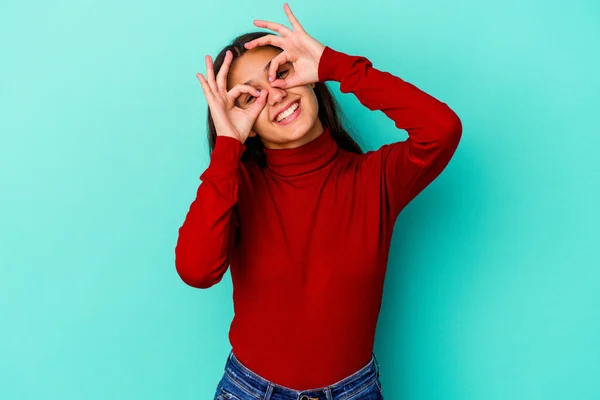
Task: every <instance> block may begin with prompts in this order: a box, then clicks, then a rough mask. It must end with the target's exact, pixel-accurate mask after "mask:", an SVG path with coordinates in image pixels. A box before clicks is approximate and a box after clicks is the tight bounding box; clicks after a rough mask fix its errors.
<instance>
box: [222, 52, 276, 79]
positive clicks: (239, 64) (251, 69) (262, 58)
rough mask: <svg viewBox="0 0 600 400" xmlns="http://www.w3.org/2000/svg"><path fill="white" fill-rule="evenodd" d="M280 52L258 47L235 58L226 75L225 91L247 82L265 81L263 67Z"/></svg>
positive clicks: (265, 74)
mask: <svg viewBox="0 0 600 400" xmlns="http://www.w3.org/2000/svg"><path fill="white" fill-rule="evenodd" d="M281 51H282V50H281V49H278V48H272V47H268V46H260V47H257V48H254V49H251V50H248V51H246V52H245V53H244V54H243V55H242V56H241V57H238V58H236V59H235V60H234V61H233V62H232V64H231V66H230V68H229V72H228V73H227V90H230V89H231V88H232V87H234V86H235V85H237V84H239V83H244V82H246V81H249V80H252V81H254V82H257V81H261V80H264V79H266V76H267V71H265V70H264V69H265V66H266V65H267V63H268V62H269V61H271V59H272V58H273V57H275V56H276V55H277V54H279V53H281Z"/></svg>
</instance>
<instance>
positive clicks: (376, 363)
mask: <svg viewBox="0 0 600 400" xmlns="http://www.w3.org/2000/svg"><path fill="white" fill-rule="evenodd" d="M373 358H374V359H375V365H377V377H378V378H379V370H380V367H379V361H377V356H376V355H375V352H373Z"/></svg>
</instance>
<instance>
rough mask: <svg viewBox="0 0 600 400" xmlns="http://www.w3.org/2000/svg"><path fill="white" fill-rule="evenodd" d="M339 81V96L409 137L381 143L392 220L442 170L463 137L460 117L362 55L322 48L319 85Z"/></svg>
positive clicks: (384, 176)
mask: <svg viewBox="0 0 600 400" xmlns="http://www.w3.org/2000/svg"><path fill="white" fill-rule="evenodd" d="M326 80H334V81H337V82H340V91H341V92H342V93H349V92H350V93H353V94H354V95H355V96H356V98H357V99H358V100H359V101H360V103H361V104H363V105H364V106H366V107H367V108H369V109H370V110H371V111H374V110H381V111H382V112H383V113H384V114H385V115H387V116H388V117H389V118H390V119H392V120H393V121H394V123H395V125H396V127H397V128H399V129H405V130H406V131H407V132H408V139H407V140H405V141H401V142H395V143H392V144H386V145H383V146H382V147H381V148H380V149H379V150H377V152H374V153H372V154H371V155H378V156H380V157H381V158H380V159H381V162H382V166H381V170H382V179H383V181H382V189H383V190H384V191H385V194H386V198H387V200H388V203H387V207H388V209H387V212H388V213H389V215H391V216H392V217H393V218H394V219H395V218H396V217H397V216H398V214H399V213H400V211H402V209H403V208H404V207H405V206H406V205H407V204H408V203H409V202H410V201H411V200H412V199H413V198H415V196H416V195H417V194H419V193H420V192H421V191H422V190H423V189H425V187H427V186H428V185H429V184H430V183H431V182H432V181H433V180H434V179H435V178H436V177H437V176H438V175H439V174H440V173H441V172H442V171H443V170H444V168H445V167H446V165H447V164H448V163H449V161H450V159H451V158H452V156H453V154H454V152H455V151H456V148H457V146H458V142H459V141H460V138H461V135H462V123H461V121H460V119H459V118H458V116H457V115H456V114H455V113H454V111H452V110H451V109H450V107H448V105H447V104H446V103H443V102H441V101H439V100H437V99H435V98H434V97H432V96H430V95H429V94H427V93H425V92H424V91H422V90H420V89H418V88H417V87H416V86H414V85H412V84H410V83H408V82H405V81H404V80H402V79H401V78H399V77H397V76H394V75H392V74H390V73H388V72H383V71H380V70H377V69H376V68H373V67H372V64H371V62H370V61H369V60H368V59H367V58H365V57H360V56H351V55H348V54H345V53H342V52H338V51H336V50H333V49H331V48H330V47H328V46H327V47H325V50H324V51H323V54H322V56H321V59H320V61H319V81H326Z"/></svg>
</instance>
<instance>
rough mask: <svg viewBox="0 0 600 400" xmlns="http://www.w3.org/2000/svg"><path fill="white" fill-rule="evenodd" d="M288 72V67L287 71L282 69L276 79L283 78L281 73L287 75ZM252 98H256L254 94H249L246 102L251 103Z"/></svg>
mask: <svg viewBox="0 0 600 400" xmlns="http://www.w3.org/2000/svg"><path fill="white" fill-rule="evenodd" d="M288 72H289V70H288V69H286V70H285V71H280V72H278V73H277V74H276V75H275V79H279V78H282V76H280V75H283V74H286V75H287V73H288ZM251 100H254V96H248V97H246V104H248V103H250V102H251Z"/></svg>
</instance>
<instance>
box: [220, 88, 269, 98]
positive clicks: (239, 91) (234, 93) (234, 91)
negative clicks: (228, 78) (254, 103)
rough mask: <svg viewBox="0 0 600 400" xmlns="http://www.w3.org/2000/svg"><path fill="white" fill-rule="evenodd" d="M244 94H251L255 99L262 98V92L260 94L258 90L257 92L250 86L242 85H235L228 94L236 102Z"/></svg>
mask: <svg viewBox="0 0 600 400" xmlns="http://www.w3.org/2000/svg"><path fill="white" fill-rule="evenodd" d="M263 92H264V90H263ZM244 93H247V94H250V95H252V96H254V97H258V96H260V93H261V92H259V91H258V90H256V89H255V88H253V87H252V86H250V85H242V84H238V85H235V86H234V87H232V88H231V90H230V91H229V92H227V94H228V95H229V96H230V97H231V98H232V99H233V100H236V99H237V98H238V97H240V96H241V95H242V94H244Z"/></svg>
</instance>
